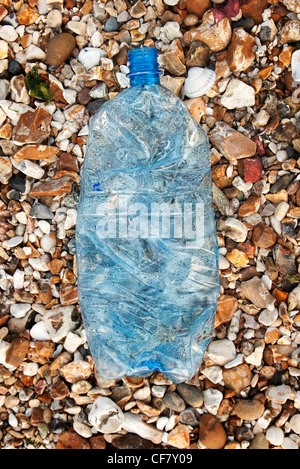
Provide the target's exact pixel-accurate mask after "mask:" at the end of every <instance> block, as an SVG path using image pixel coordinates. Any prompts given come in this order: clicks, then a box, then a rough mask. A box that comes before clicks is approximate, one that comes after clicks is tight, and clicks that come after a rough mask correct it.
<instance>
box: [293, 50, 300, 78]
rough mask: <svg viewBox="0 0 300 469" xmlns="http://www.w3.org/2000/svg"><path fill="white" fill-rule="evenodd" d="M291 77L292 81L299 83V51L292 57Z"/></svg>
mask: <svg viewBox="0 0 300 469" xmlns="http://www.w3.org/2000/svg"><path fill="white" fill-rule="evenodd" d="M292 77H293V80H294V81H297V82H300V49H299V50H296V51H295V52H294V53H293V55H292Z"/></svg>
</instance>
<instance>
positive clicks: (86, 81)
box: [0, 0, 300, 450]
mask: <svg viewBox="0 0 300 469" xmlns="http://www.w3.org/2000/svg"><path fill="white" fill-rule="evenodd" d="M2 3H3V2H2ZM33 3H34V2H33ZM33 3H28V2H27V1H26V0H25V2H23V4H22V5H21V6H19V7H18V8H17V7H15V12H12V11H11V8H12V7H11V6H9V2H7V1H6V2H4V3H3V5H0V19H1V25H2V26H1V28H0V29H1V31H0V56H1V59H0V73H1V76H2V78H1V80H0V98H1V99H0V137H1V138H0V147H1V155H2V156H1V157H0V182H1V184H2V186H1V194H0V212H1V213H0V299H1V301H0V303H1V314H0V362H1V366H0V407H1V409H2V414H1V418H2V420H3V425H2V427H1V431H0V447H1V448H15V447H16V448H26V449H27V448H30V447H31V446H33V443H32V442H33V441H34V442H35V443H34V444H35V446H36V447H43V448H44V447H47V448H48V447H49V448H51V449H52V448H58V449H59V448H61V449H64V448H68V449H105V448H108V449H111V448H120V449H136V448H141V449H151V448H154V446H155V447H156V446H158V447H159V448H163V449H164V450H165V449H170V448H179V449H190V448H206V447H208V448H209V447H210V446H212V447H215V446H217V447H219V448H226V449H227V448H228V449H231V448H232V449H240V448H242V449H244V448H249V449H255V448H258V449H267V448H270V447H271V448H283V449H298V447H299V441H300V440H299V434H300V431H299V428H298V427H299V419H298V409H299V408H300V396H299V391H297V387H296V385H295V383H296V381H295V380H297V377H298V375H299V369H298V358H299V357H298V355H299V343H300V339H299V332H298V328H299V326H300V319H299V314H298V312H299V309H300V293H299V292H300V290H299V287H298V286H297V285H298V283H295V282H297V281H298V270H299V269H298V238H297V233H298V220H299V216H300V210H299V205H300V193H299V190H298V189H299V181H298V179H299V177H298V171H299V169H298V166H299V164H298V153H299V149H300V144H299V141H300V139H299V130H298V123H297V122H298V121H297V119H298V118H299V115H298V114H299V109H298V104H297V102H296V101H297V93H298V91H297V86H298V85H297V82H296V81H295V80H296V79H297V73H296V71H295V58H296V57H297V54H295V52H294V48H295V47H296V46H297V41H299V40H300V36H299V24H300V22H299V18H298V17H297V14H298V13H299V12H298V11H297V9H298V2H295V0H283V2H282V4H280V5H278V4H275V2H269V3H268V2H267V0H249V1H248V2H243V3H244V4H243V5H242V6H241V8H240V10H239V13H238V15H237V16H236V13H237V12H236V11H231V10H232V5H231V4H230V2H227V3H226V2H222V1H220V0H217V1H216V2H214V3H213V2H210V1H209V0H207V1H205V2H204V1H202V2H199V1H195V0H187V1H186V2H180V1H178V0H166V1H163V0H153V1H151V2H150V3H151V5H150V4H148V3H147V2H143V1H142V0H139V1H138V2H135V3H134V4H132V5H129V6H128V5H127V4H126V2H124V0H116V1H115V2H114V3H113V5H112V4H110V2H108V3H106V4H105V5H104V4H101V3H99V2H92V1H91V0H87V1H85V2H83V3H82V4H78V5H77V6H76V7H74V5H71V4H72V2H71V3H70V2H69V1H66V2H64V5H63V8H62V1H61V0H59V2H56V3H55V4H54V3H53V2H52V4H51V3H49V2H46V0H39V2H38V3H37V5H35V6H34V4H33ZM73 3H74V2H73ZM246 3H247V5H246ZM74 8H75V10H76V11H75V10H74ZM223 11H225V12H226V13H225V16H227V17H224V14H223ZM234 16H235V17H234ZM233 17H234V18H233ZM65 35H67V38H68V40H67V39H66V36H65ZM64 38H65V39H64ZM140 45H147V46H150V47H153V46H154V47H157V49H158V51H159V62H160V66H161V68H162V69H163V72H164V74H163V75H162V76H161V78H160V80H161V84H162V85H163V86H165V87H166V88H167V89H168V90H170V91H171V92H173V93H174V94H176V95H177V96H178V97H179V99H180V100H181V101H182V102H183V104H184V106H186V108H187V109H188V110H189V112H190V114H191V115H192V117H193V118H194V119H195V120H196V121H197V122H198V123H199V124H200V125H201V126H203V128H204V130H205V132H206V133H207V135H208V137H209V144H210V150H211V166H212V171H211V173H212V181H213V202H214V208H215V216H216V229H217V236H218V244H219V269H220V270H219V272H220V296H219V299H218V303H217V308H216V317H215V324H214V336H213V338H212V341H211V343H210V344H209V346H208V348H207V350H206V351H205V354H204V359H203V363H202V365H201V368H200V370H199V373H197V374H196V376H195V377H194V378H193V379H191V380H189V381H188V382H186V383H177V384H175V383H172V381H170V380H169V379H168V378H166V377H165V376H163V375H162V374H161V373H156V372H155V373H153V375H151V376H149V377H148V378H131V377H125V378H123V379H122V380H119V381H117V380H103V379H102V378H101V377H100V376H98V374H97V372H96V370H95V368H94V364H93V361H92V357H91V355H90V351H89V349H88V345H87V343H86V336H85V333H84V329H83V327H82V323H81V318H80V314H79V313H80V311H79V310H78V297H77V271H76V258H75V256H74V254H75V239H74V235H75V228H76V220H77V210H76V207H77V203H78V195H79V189H80V182H81V180H80V177H81V167H82V164H83V161H84V155H85V150H86V143H87V137H88V121H89V119H90V118H91V117H92V115H93V114H94V113H95V112H97V109H99V107H100V106H102V105H104V104H105V103H106V102H107V101H108V100H110V99H113V97H114V96H116V94H117V93H118V92H120V91H121V90H122V89H126V88H127V87H128V86H129V80H128V78H127V76H126V74H127V72H128V67H127V52H128V49H130V48H132V47H138V46H140ZM49 49H50V52H51V49H52V52H51V53H52V58H53V60H54V62H53V64H52V63H51V57H50V59H49V60H48V56H49ZM50 55H51V54H50ZM33 67H37V68H38V71H39V74H40V76H41V77H42V80H43V81H44V82H45V83H47V85H48V86H49V87H50V89H51V92H53V93H54V95H55V99H51V100H50V102H46V101H42V100H39V99H36V98H33V97H31V96H30V95H29V92H28V89H27V85H26V77H27V74H28V72H29V71H30V70H31V69H32V68H33ZM191 67H192V68H193V67H203V68H209V69H211V70H213V71H214V73H215V76H216V80H215V84H214V86H213V87H212V88H211V89H210V90H209V91H208V92H207V93H206V94H205V95H203V96H202V97H198V98H191V99H186V98H185V97H184V95H183V91H184V84H185V80H186V77H187V71H188V70H189V69H190V68H191ZM239 89H242V92H238V90H239ZM298 140H299V141H298ZM64 308H67V309H64ZM229 344H231V345H229ZM16 380H17V381H16ZM20 380H21V381H20ZM20 382H21V384H22V386H21V388H20V386H19V384H20ZM18 383H19V384H18ZM99 396H100V397H101V398H107V399H109V401H110V405H112V406H117V408H118V409H119V410H118V412H121V414H120V415H122V414H123V418H124V421H123V424H122V425H120V428H119V429H117V430H114V428H118V426H115V427H114V422H113V415H112V414H109V417H107V416H105V415H104V414H102V417H103V419H102V417H101V419H102V420H101V419H100V420H101V425H105V424H107V425H108V424H109V425H111V427H110V429H108V430H107V431H106V430H105V431H104V432H103V431H101V430H98V429H97V427H96V425H94V424H93V422H90V421H89V417H90V416H92V415H93V414H92V413H91V410H92V409H93V405H94V403H95V402H96V401H97V399H98V398H99ZM170 396H171V397H170ZM166 404H167V405H166ZM106 408H107V407H106ZM261 412H263V413H262V414H261ZM113 414H114V412H113ZM114 415H115V414H114ZM98 416H99V414H98ZM94 418H95V421H96V420H97V419H96V412H95V414H94ZM120 418H121V420H123V418H122V417H120ZM209 422H210V425H211V426H209ZM199 423H200V424H199ZM198 425H199V432H198ZM214 430H215V431H214ZM198 438H199V441H198Z"/></svg>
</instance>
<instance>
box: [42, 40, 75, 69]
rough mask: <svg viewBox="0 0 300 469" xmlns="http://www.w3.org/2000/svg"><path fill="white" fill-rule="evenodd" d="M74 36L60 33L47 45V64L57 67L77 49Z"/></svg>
mask: <svg viewBox="0 0 300 469" xmlns="http://www.w3.org/2000/svg"><path fill="white" fill-rule="evenodd" d="M75 45H76V43H75V39H74V36H73V35H72V34H70V33H60V34H57V35H56V36H54V37H53V38H52V39H50V41H49V42H48V44H47V57H46V60H47V63H48V64H49V65H53V66H54V67H57V66H58V65H61V64H62V63H63V62H65V60H66V59H67V58H68V57H69V56H70V54H71V52H72V51H73V49H74V47H75Z"/></svg>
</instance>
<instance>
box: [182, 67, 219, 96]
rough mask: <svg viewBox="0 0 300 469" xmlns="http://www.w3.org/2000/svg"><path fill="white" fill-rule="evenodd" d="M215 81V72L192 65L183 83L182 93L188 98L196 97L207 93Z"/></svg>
mask: <svg viewBox="0 0 300 469" xmlns="http://www.w3.org/2000/svg"><path fill="white" fill-rule="evenodd" d="M215 81H216V74H215V72H214V71H213V70H210V69H209V68H201V67H192V68H190V69H189V71H188V76H187V79H186V80H185V83H184V94H185V96H187V97H188V98H197V97H198V96H202V95H204V94H205V93H207V92H208V91H209V90H210V89H211V88H212V87H213V85H214V83H215Z"/></svg>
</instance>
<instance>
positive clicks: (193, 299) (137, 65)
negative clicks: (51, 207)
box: [76, 48, 219, 382]
mask: <svg viewBox="0 0 300 469" xmlns="http://www.w3.org/2000/svg"><path fill="white" fill-rule="evenodd" d="M128 60H129V69H130V73H129V78H130V87H129V88H127V89H126V90H124V91H122V92H121V93H119V94H118V95H117V96H115V97H114V98H113V99H111V100H110V101H108V102H106V103H105V104H104V105H103V106H102V107H101V108H100V109H99V110H98V112H97V113H96V114H95V115H94V117H93V118H92V119H91V122H90V127H89V136H88V142H87V151H86V156H85V160H84V165H83V172H82V181H81V193H80V198H79V205H78V217H77V227H76V256H77V271H78V296H79V304H80V308H81V312H82V316H83V321H84V326H85V330H86V334H87V340H88V344H89V347H90V350H91V353H92V356H93V359H94V362H95V365H96V368H97V370H98V372H99V374H100V376H101V377H103V378H104V379H113V378H114V379H118V378H122V377H125V376H149V375H150V374H151V373H152V372H153V371H154V370H157V371H160V372H162V373H163V374H164V375H165V376H167V377H168V378H170V379H171V380H173V381H174V382H182V381H185V380H188V379H190V378H192V377H193V376H194V375H195V374H196V372H197V371H198V369H199V367H200V365H201V361H202V358H203V353H204V352H205V349H206V347H207V345H208V343H209V341H210V339H211V337H212V332H213V325H214V319H215V309H216V303H217V299H218V295H219V276H218V273H219V271H218V248H217V239H216V231H215V221H214V212H213V201H212V188H211V172H210V153H209V145H208V138H207V136H206V134H205V132H204V131H203V130H202V128H201V126H200V125H199V124H198V123H197V122H196V121H195V120H194V118H193V117H192V116H191V114H190V113H189V111H188V110H187V108H186V106H185V105H184V104H183V102H182V101H181V100H180V99H179V98H178V97H177V96H175V95H174V94H173V93H172V92H170V91H169V90H167V89H166V88H164V87H163V86H161V85H160V78H159V77H160V74H161V72H160V70H159V69H158V64H157V51H156V49H154V48H139V49H133V50H130V51H129V55H128Z"/></svg>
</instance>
